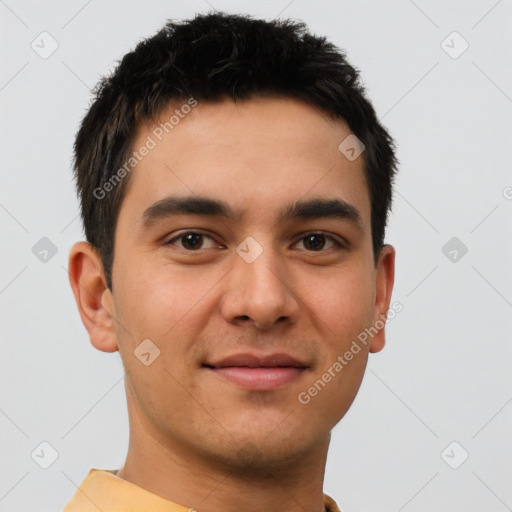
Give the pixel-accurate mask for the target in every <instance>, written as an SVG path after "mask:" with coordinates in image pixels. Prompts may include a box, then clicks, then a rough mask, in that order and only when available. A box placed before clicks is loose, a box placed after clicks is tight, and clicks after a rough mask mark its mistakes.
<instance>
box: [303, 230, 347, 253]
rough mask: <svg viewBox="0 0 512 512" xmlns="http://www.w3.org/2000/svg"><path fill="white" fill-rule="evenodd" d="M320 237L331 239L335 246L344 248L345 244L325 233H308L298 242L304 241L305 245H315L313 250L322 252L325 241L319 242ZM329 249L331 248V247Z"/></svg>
mask: <svg viewBox="0 0 512 512" xmlns="http://www.w3.org/2000/svg"><path fill="white" fill-rule="evenodd" d="M318 239H324V240H325V239H327V240H330V241H331V242H332V243H333V244H334V246H335V247H337V248H340V249H341V248H343V245H342V244H341V243H340V242H338V241H337V240H336V239H335V238H334V237H332V236H329V235H326V234H325V233H307V234H306V235H305V236H303V237H302V238H301V239H300V240H299V241H298V242H303V243H304V245H305V246H308V245H309V247H313V249H312V252H322V251H321V249H324V246H325V242H318ZM298 242H297V243H298ZM327 249H330V247H328V248H327Z"/></svg>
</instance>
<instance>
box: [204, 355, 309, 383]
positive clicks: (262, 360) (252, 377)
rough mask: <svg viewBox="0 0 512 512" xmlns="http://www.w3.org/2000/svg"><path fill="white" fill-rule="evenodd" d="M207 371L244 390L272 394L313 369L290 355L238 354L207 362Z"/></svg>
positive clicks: (205, 365)
mask: <svg viewBox="0 0 512 512" xmlns="http://www.w3.org/2000/svg"><path fill="white" fill-rule="evenodd" d="M203 368H205V369H206V370H208V371H209V372H211V373H212V374H214V375H216V376H218V377H220V378H222V379H223V380H226V381H228V382H231V383H233V384H236V385H238V386H240V387H242V388H244V389H250V390H255V391H272V390H275V389H280V388H282V387H284V386H286V385H288V384H291V383H292V382H293V381H295V380H296V379H298V378H299V377H300V376H301V375H302V374H303V373H304V372H305V371H306V370H307V369H308V368H309V366H308V365H307V364H305V363H302V362H300V361H298V360H297V359H295V358H293V357H291V356H289V355H287V354H271V355H267V356H257V355H254V354H236V355H233V356H230V357H227V358H224V359H222V360H219V361H214V362H207V363H205V364H203Z"/></svg>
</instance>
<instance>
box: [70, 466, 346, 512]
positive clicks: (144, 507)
mask: <svg viewBox="0 0 512 512" xmlns="http://www.w3.org/2000/svg"><path fill="white" fill-rule="evenodd" d="M116 471H117V470H115V469H94V468H93V469H91V470H90V471H89V474H88V475H87V477H86V479H85V480H84V481H83V482H82V485H81V486H80V487H79V488H78V489H77V491H76V493H75V495H74V496H73V499H72V500H71V501H70V502H69V503H68V504H67V505H66V507H65V508H64V510H63V512H98V511H99V510H101V512H194V511H195V509H194V508H193V507H184V506H183V505H178V504H177V503H174V502H172V501H169V500H166V499H165V498H162V497H161V496H157V495H156V494H153V493H151V492H149V491H146V490H145V489H143V488H142V487H139V486H138V485H135V484H133V483H131V482H128V481H127V480H123V479H122V478H119V477H118V476H115V474H114V473H116ZM324 504H325V511H326V512H340V509H339V508H338V506H337V505H336V503H335V502H334V500H332V499H331V498H329V496H327V495H326V494H324ZM197 512H199V511H197Z"/></svg>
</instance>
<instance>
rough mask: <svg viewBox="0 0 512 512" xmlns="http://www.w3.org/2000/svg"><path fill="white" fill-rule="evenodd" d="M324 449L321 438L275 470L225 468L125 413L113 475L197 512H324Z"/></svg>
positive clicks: (262, 467) (270, 466)
mask: <svg viewBox="0 0 512 512" xmlns="http://www.w3.org/2000/svg"><path fill="white" fill-rule="evenodd" d="M129 409H130V408H129ZM328 445H329V439H325V441H324V442H323V443H321V445H319V446H316V447H315V448H314V449H311V450H310V451H309V452H307V453H303V454H301V455H300V456H294V457H291V458H290V459H289V460H287V461H286V462H283V463H282V464H280V465H279V466H276V465H275V464H274V465H265V464H263V465H259V466H258V467H257V468H255V466H254V465H253V464H250V463H248V464H247V467H243V466H241V465H238V466H237V467H233V466H231V467H230V466H229V465H227V464H224V465H220V464H219V463H218V461H215V460H212V459H211V458H210V459H209V458H208V457H206V456H204V455H199V454H197V452H195V451H193V450H191V449H189V448H188V447H187V446H184V445H183V443H179V442H175V441H174V440H172V439H169V436H165V437H164V436H163V435H162V434H160V433H159V432H158V431H157V430H156V429H155V428H154V427H152V426H150V425H149V424H148V422H147V421H142V419H141V417H140V416H139V415H137V414H135V415H134V414H130V443H129V448H128V454H127V458H126V462H125V464H124V466H123V467H122V468H121V469H120V470H119V471H118V472H117V474H116V476H118V477H119V478H122V479H124V480H127V481H129V482H132V483H134V484H135V485H138V486H139V487H142V488H143V489H146V490H147V491H149V492H152V493H153V494H156V495H159V496H161V497H163V498H165V499H168V500H170V501H173V502H175V503H178V504H180V505H183V506H185V507H193V508H195V509H196V510H198V511H199V512H218V511H219V510H222V511H225V512H235V511H236V512H238V511H239V510H241V509H243V510H244V511H246V512H267V511H268V510H283V511H287V512H323V511H324V505H323V478H324V471H325V463H326V458H327V449H328ZM292 459H293V460H292Z"/></svg>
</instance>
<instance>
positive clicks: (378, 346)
mask: <svg viewBox="0 0 512 512" xmlns="http://www.w3.org/2000/svg"><path fill="white" fill-rule="evenodd" d="M375 272H376V278H375V315H374V318H373V325H374V326H375V328H376V329H377V328H378V327H381V328H378V332H377V334H375V336H374V337H373V338H372V340H371V342H370V352H380V351H381V350H382V349H383V348H384V345H385V344H386V335H385V333H384V329H385V323H386V318H387V314H388V310H389V303H390V302H391V292H392V291H393V284H394V282H395V249H394V247H393V246H391V245H384V246H383V247H382V249H381V251H380V255H379V259H378V261H377V267H376V270H375ZM382 324H384V325H382Z"/></svg>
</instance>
